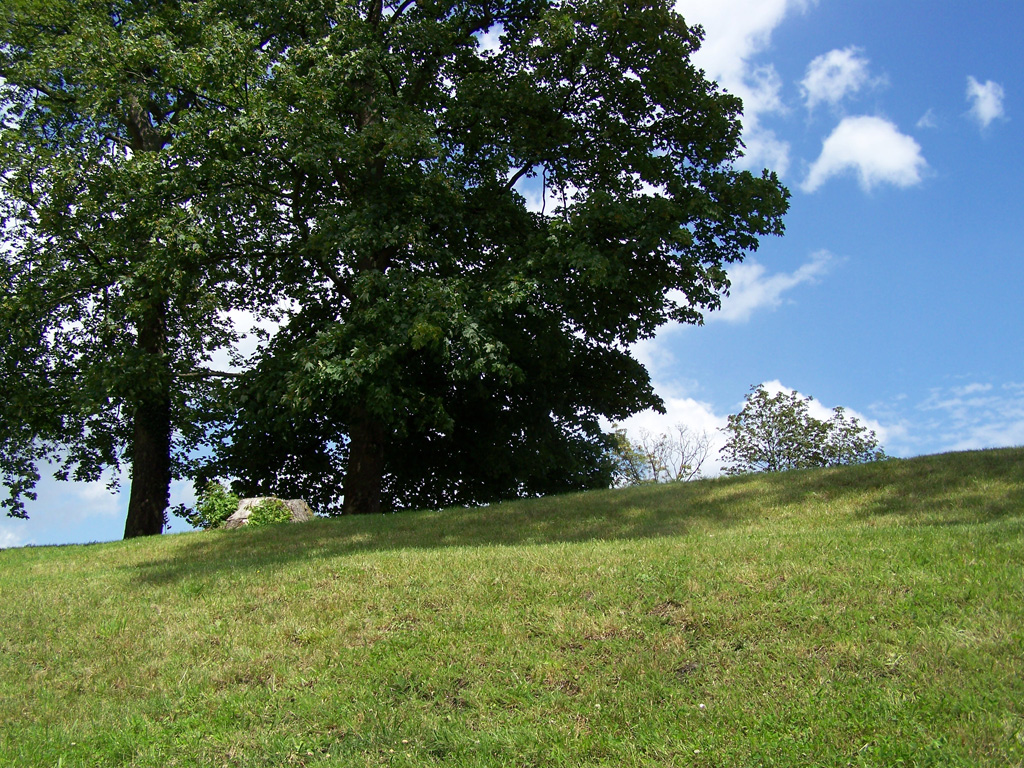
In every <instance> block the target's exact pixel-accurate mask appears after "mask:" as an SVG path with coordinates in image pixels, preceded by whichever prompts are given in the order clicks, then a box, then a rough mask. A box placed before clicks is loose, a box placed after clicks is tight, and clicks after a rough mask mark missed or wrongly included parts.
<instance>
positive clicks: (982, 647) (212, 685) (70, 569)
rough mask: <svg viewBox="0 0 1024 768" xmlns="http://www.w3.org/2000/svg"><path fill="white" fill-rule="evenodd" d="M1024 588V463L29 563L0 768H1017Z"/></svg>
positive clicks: (242, 535) (1019, 453) (218, 539)
mask: <svg viewBox="0 0 1024 768" xmlns="http://www.w3.org/2000/svg"><path fill="white" fill-rule="evenodd" d="M41 514H43V513H41ZM1022 565H1024V450H1022V449H1010V450H999V451H985V452H973V453H961V454H947V455H942V456H932V457H924V458H919V459H913V460H905V461H903V460H901V461H887V462H883V463H878V464H872V465H865V466H859V467H851V468H841V469H831V470H814V471H803V472H793V473H785V474H780V475H770V476H769V475H759V476H747V477H741V478H723V479H717V480H710V481H702V482H698V483H691V484H685V485H674V486H656V487H641V488H632V489H625V490H620V491H602V492H594V493H587V494H576V495H570V496H562V497H553V498H546V499H537V500H532V501H528V502H515V503H509V504H502V505H495V506H493V507H489V508H486V509H477V510H447V511H441V512H430V511H428V512H414V513H403V514H399V515H388V516H379V517H374V518H364V519H360V518H343V519H336V520H323V521H318V522H315V523H310V524H307V525H302V526H298V525H291V526H288V525H286V526H279V527H276V528H272V529H264V530H254V531H246V530H242V531H237V532H206V533H190V534H181V535H174V536H164V537H160V538H156V539H148V540H134V541H130V542H118V543H112V544H97V545H89V546H71V547H49V548H29V549H21V550H6V551H2V552H0V627H2V628H3V631H2V635H0V680H2V681H3V685H2V686H0V765H5V766H6V765H14V766H56V765H62V766H122V765H126V766H161V767H162V766H174V765H179V766H287V765H300V766H302V765H304V766H328V765H332V766H333V765H339V766H341V765H345V766H348V765H359V766H362V765H367V766H370V765H389V766H431V765H438V766H440V765H445V766H498V765H524V766H529V765H536V766H559V765H566V766H599V765H608V766H612V765H614V766H630V765H637V766H640V765H643V766H655V765H658V766H660V765H695V766H744V765H751V766H753V765H811V764H813V765H835V766H845V765H877V766H883V765H886V766H888V765H896V764H901V761H902V764H905V765H922V766H923V765H935V766H939V765H941V766H950V765H954V766H955V765H992V766H996V765H999V766H1004V765H1022V764H1024V705H1022V702H1024V584H1022V578H1021V577H1022Z"/></svg>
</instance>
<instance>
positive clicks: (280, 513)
mask: <svg viewBox="0 0 1024 768" xmlns="http://www.w3.org/2000/svg"><path fill="white" fill-rule="evenodd" d="M291 519H292V511H291V510H290V509H288V505H287V504H285V503H284V502H283V501H281V500H280V499H263V500H262V501H260V502H257V503H256V504H255V505H254V506H253V508H252V509H251V510H250V511H249V525H250V526H253V527H256V528H262V527H263V526H265V525H276V524H278V523H290V522H291Z"/></svg>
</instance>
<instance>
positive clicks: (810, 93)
mask: <svg viewBox="0 0 1024 768" xmlns="http://www.w3.org/2000/svg"><path fill="white" fill-rule="evenodd" d="M860 54H861V49H860V48H857V47H855V46H850V47H849V48H843V49H842V50H840V49H838V48H837V49H835V50H832V51H829V52H828V53H824V54H822V55H821V56H818V57H816V58H815V59H814V60H812V61H811V63H810V64H808V65H807V73H806V74H805V75H804V79H803V80H801V81H800V90H801V92H802V93H803V97H804V103H805V104H806V105H807V109H808V110H812V109H814V107H815V106H817V105H818V104H821V103H826V104H831V105H832V106H835V105H837V104H839V102H840V101H842V100H843V99H844V98H845V97H847V96H849V95H851V94H854V93H856V92H857V91H859V90H860V89H861V88H863V87H864V86H865V85H866V84H867V83H868V60H867V59H866V58H864V57H863V56H861V55H860Z"/></svg>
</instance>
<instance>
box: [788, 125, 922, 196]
mask: <svg viewBox="0 0 1024 768" xmlns="http://www.w3.org/2000/svg"><path fill="white" fill-rule="evenodd" d="M927 167H928V164H927V163H926V162H925V159H924V156H923V155H922V154H921V145H920V144H918V143H917V142H916V141H914V139H913V138H911V137H910V136H907V135H905V134H903V133H900V131H899V128H897V127H896V125H895V124H893V123H891V122H889V121H888V120H885V119H883V118H881V117H867V116H861V117H846V118H843V120H842V121H841V122H840V123H839V125H838V126H836V129H835V130H834V131H832V133H831V134H830V135H829V136H828V138H826V139H825V141H824V142H823V143H822V147H821V154H820V155H819V156H818V159H817V160H815V161H814V163H813V164H812V165H811V168H810V171H809V173H808V174H807V178H806V180H805V181H804V183H803V184H802V185H801V189H803V190H804V191H805V192H814V191H816V190H818V189H819V188H820V187H821V186H822V185H823V184H824V183H825V182H826V181H828V180H829V179H831V178H832V177H833V176H838V175H841V174H843V173H846V172H848V171H853V172H854V173H855V174H856V175H857V179H858V181H859V183H860V186H861V188H862V189H864V190H865V191H870V190H871V188H872V187H874V186H876V185H878V184H892V185H894V186H897V187H911V186H913V185H915V184H918V183H920V181H921V178H922V175H923V173H924V171H925V169H926V168H927Z"/></svg>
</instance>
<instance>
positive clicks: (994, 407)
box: [918, 382, 1024, 451]
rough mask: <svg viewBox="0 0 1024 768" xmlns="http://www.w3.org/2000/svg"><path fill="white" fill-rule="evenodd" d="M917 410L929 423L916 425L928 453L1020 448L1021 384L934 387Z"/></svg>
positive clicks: (1023, 433) (1023, 426)
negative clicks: (935, 451) (926, 417)
mask: <svg viewBox="0 0 1024 768" xmlns="http://www.w3.org/2000/svg"><path fill="white" fill-rule="evenodd" d="M918 410H919V411H920V412H922V413H924V414H926V415H927V416H928V417H930V421H929V422H926V423H923V424H921V425H920V426H919V428H918V430H919V432H920V433H923V434H920V435H919V440H930V441H931V443H932V444H933V445H934V446H935V447H934V448H932V447H929V450H939V451H965V450H978V449H983V448H1004V447H1008V446H1015V445H1024V384H1018V383H1007V384H1003V385H1002V386H998V387H997V386H995V385H993V384H990V383H981V382H972V383H970V384H965V385H961V386H954V387H948V388H935V389H933V390H932V391H931V392H930V394H929V396H928V397H927V398H926V399H925V401H924V402H923V403H921V404H920V405H919V406H918Z"/></svg>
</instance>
